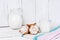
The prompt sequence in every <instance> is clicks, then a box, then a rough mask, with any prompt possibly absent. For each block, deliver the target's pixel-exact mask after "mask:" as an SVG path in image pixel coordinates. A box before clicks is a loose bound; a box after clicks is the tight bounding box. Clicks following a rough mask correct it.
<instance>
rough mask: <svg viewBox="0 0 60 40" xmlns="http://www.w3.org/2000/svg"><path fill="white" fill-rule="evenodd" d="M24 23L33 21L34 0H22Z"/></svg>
mask: <svg viewBox="0 0 60 40" xmlns="http://www.w3.org/2000/svg"><path fill="white" fill-rule="evenodd" d="M23 18H24V24H31V23H34V22H35V0H23Z"/></svg>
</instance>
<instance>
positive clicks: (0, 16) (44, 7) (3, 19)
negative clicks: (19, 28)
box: [0, 0, 60, 26]
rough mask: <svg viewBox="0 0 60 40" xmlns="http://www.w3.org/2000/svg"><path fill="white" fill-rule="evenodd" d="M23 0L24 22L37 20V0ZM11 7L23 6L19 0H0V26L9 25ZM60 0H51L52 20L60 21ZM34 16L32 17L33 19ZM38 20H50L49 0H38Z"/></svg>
mask: <svg viewBox="0 0 60 40" xmlns="http://www.w3.org/2000/svg"><path fill="white" fill-rule="evenodd" d="M22 1H23V14H24V15H23V17H24V21H25V22H24V23H31V22H32V21H33V22H35V0H22ZM7 3H8V13H9V11H10V9H13V8H19V7H20V8H21V0H20V6H19V4H18V0H0V26H2V25H4V26H5V25H8V21H7V20H8V19H7V18H8V17H7V16H8V13H7ZM59 14H60V0H49V19H50V20H52V22H57V23H60V15H59ZM31 18H32V19H31ZM36 20H37V21H36V22H37V23H39V20H40V21H41V20H48V0H36Z"/></svg>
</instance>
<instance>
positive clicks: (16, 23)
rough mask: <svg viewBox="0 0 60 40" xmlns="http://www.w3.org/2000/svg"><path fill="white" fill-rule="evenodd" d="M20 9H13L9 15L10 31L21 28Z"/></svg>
mask: <svg viewBox="0 0 60 40" xmlns="http://www.w3.org/2000/svg"><path fill="white" fill-rule="evenodd" d="M21 14H22V13H21V9H13V10H11V12H10V14H9V26H10V28H12V29H19V28H21V26H22V16H21Z"/></svg>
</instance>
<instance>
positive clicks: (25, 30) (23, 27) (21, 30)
mask: <svg viewBox="0 0 60 40" xmlns="http://www.w3.org/2000/svg"><path fill="white" fill-rule="evenodd" d="M19 32H21V33H22V34H27V33H28V27H27V26H22V28H21V29H20V30H19Z"/></svg>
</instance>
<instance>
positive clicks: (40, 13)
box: [36, 0, 48, 25]
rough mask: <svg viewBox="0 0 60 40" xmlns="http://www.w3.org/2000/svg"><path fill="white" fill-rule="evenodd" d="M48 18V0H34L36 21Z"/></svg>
mask: <svg viewBox="0 0 60 40" xmlns="http://www.w3.org/2000/svg"><path fill="white" fill-rule="evenodd" d="M43 20H45V21H47V20H48V0H36V22H37V23H38V24H37V25H39V22H40V21H43Z"/></svg>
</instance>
